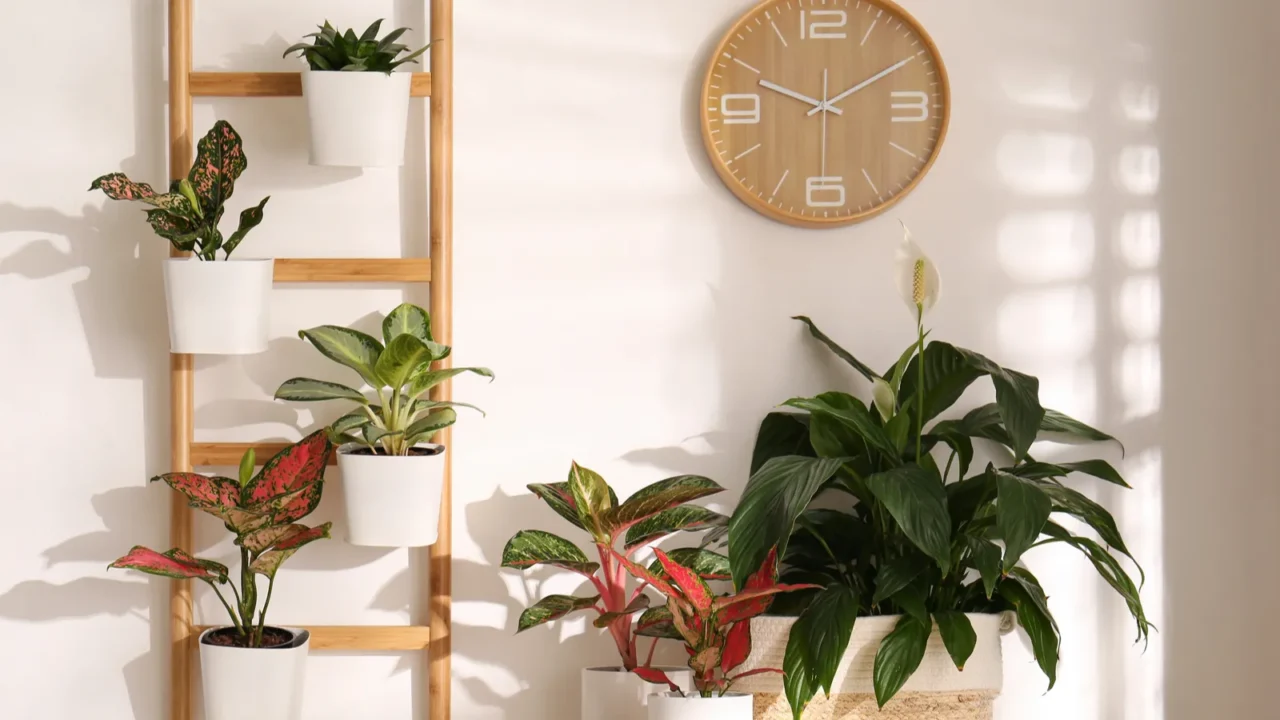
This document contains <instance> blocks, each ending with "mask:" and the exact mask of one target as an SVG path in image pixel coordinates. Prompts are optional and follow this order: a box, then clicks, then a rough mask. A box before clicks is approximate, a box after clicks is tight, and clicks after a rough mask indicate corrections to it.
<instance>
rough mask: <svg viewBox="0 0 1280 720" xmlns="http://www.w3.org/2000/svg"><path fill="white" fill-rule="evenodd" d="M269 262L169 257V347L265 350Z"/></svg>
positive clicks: (202, 351)
mask: <svg viewBox="0 0 1280 720" xmlns="http://www.w3.org/2000/svg"><path fill="white" fill-rule="evenodd" d="M274 271H275V262H274V261H273V260H271V259H266V260H256V259H251V260H235V259H232V260H217V261H208V260H196V259H195V258H169V259H168V260H166V261H165V264H164V294H165V298H166V300H167V301H168V303H169V349H170V351H172V352H175V353H189V354H193V355H252V354H254V353H260V352H266V350H267V339H268V337H269V335H268V332H269V329H270V313H269V308H270V302H269V300H270V297H271V281H272V274H273V273H274Z"/></svg>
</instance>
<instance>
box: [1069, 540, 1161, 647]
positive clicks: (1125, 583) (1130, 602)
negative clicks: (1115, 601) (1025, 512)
mask: <svg viewBox="0 0 1280 720" xmlns="http://www.w3.org/2000/svg"><path fill="white" fill-rule="evenodd" d="M1045 534H1047V535H1049V536H1050V537H1052V538H1054V539H1055V540H1058V541H1061V542H1065V543H1067V544H1068V545H1071V546H1072V547H1074V548H1076V549H1077V550H1079V551H1080V552H1081V554H1083V555H1084V556H1085V557H1086V558H1088V559H1089V562H1091V563H1093V567H1094V569H1096V570H1097V571H1098V574H1099V575H1101V576H1102V579H1103V580H1106V581H1107V584H1108V585H1110V586H1111V588H1112V589H1113V590H1115V591H1116V592H1117V593H1118V594H1119V595H1120V597H1121V598H1122V599H1123V600H1124V602H1125V604H1126V605H1127V606H1128V607H1129V614H1131V615H1132V616H1133V619H1134V622H1135V623H1136V624H1137V626H1138V640H1145V639H1146V638H1147V637H1148V636H1150V634H1151V623H1150V622H1149V621H1148V620H1147V614H1146V611H1145V610H1144V609H1143V607H1142V597H1141V594H1140V592H1139V589H1138V586H1137V585H1136V584H1135V583H1134V582H1133V578H1131V577H1129V573H1127V572H1125V570H1124V568H1123V567H1121V566H1120V563H1119V561H1117V560H1116V559H1115V558H1114V557H1112V555H1111V553H1109V552H1107V551H1106V549H1105V548H1103V547H1102V546H1101V545H1099V544H1098V543H1096V542H1094V541H1093V540H1090V539H1089V538H1083V537H1078V536H1076V535H1073V534H1071V533H1070V532H1069V531H1067V529H1066V528H1063V527H1062V526H1061V525H1058V524H1057V523H1053V522H1050V523H1049V524H1048V525H1047V526H1046V527H1045Z"/></svg>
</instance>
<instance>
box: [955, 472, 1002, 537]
mask: <svg viewBox="0 0 1280 720" xmlns="http://www.w3.org/2000/svg"><path fill="white" fill-rule="evenodd" d="M995 499H996V479H995V476H994V475H992V474H991V473H990V472H984V473H982V474H981V475H974V476H973V477H971V478H965V479H964V480H961V481H960V482H954V483H951V484H950V485H947V509H948V510H949V511H950V512H951V522H952V523H953V524H954V525H955V526H957V527H958V526H960V525H961V524H962V523H968V522H972V521H973V519H974V517H975V516H976V515H977V514H978V511H979V510H980V509H984V508H986V507H987V506H988V505H989V504H990V503H991V502H992V501H994V500H995Z"/></svg>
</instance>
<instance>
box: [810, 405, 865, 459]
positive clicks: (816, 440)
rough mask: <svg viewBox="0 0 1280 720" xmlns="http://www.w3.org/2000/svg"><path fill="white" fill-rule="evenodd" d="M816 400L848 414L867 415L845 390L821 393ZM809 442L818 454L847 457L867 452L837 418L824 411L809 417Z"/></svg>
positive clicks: (856, 437) (854, 434)
mask: <svg viewBox="0 0 1280 720" xmlns="http://www.w3.org/2000/svg"><path fill="white" fill-rule="evenodd" d="M817 399H819V400H821V401H823V402H826V403H827V404H828V405H830V406H831V407H834V408H837V409H839V410H842V411H844V412H846V413H850V414H851V415H861V414H869V413H868V408H867V407H866V406H865V405H863V404H862V401H860V400H858V399H857V398H855V397H853V396H852V395H848V394H846V393H836V392H831V393H823V394H822V395H819V396H818V398H817ZM809 444H810V445H811V446H812V447H813V450H814V452H816V453H817V454H818V457H826V458H850V457H857V456H859V455H863V454H865V453H866V452H867V443H866V441H865V440H863V439H862V438H861V437H860V436H859V435H858V433H857V432H856V431H855V430H854V429H852V428H851V427H849V426H848V425H846V424H845V422H844V421H843V420H841V419H839V418H836V417H833V416H831V415H827V414H826V413H814V414H812V415H810V416H809Z"/></svg>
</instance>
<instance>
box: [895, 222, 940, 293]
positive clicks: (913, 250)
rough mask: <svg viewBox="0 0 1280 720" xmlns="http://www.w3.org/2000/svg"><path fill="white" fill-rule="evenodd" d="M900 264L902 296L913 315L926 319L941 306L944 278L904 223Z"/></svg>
mask: <svg viewBox="0 0 1280 720" xmlns="http://www.w3.org/2000/svg"><path fill="white" fill-rule="evenodd" d="M897 264H898V271H897V280H898V292H899V293H901V294H902V299H903V301H904V302H906V303H907V308H909V309H910V310H911V312H912V313H913V314H917V315H923V314H924V313H926V312H928V311H929V310H930V309H932V308H933V306H934V305H936V304H937V302H938V294H939V293H940V292H941V290H942V278H941V277H940V276H939V275H938V268H937V266H935V265H934V264H933V261H932V260H930V259H929V256H928V255H925V254H924V251H923V250H921V249H920V246H919V245H917V244H916V243H915V241H914V240H912V239H911V231H910V230H908V229H907V224H906V223H902V243H901V244H900V245H898V259H897Z"/></svg>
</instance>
